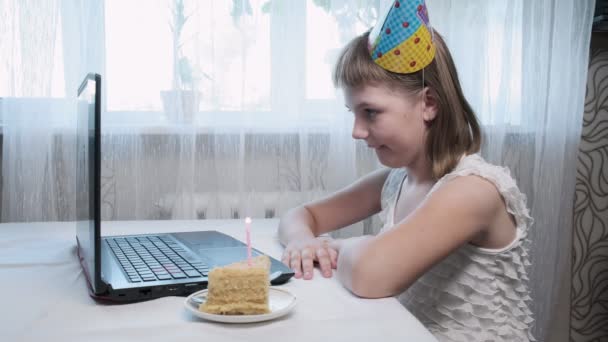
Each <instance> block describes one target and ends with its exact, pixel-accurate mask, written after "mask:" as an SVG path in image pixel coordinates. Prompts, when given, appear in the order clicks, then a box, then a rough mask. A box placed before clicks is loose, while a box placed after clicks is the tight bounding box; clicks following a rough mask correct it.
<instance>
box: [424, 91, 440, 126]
mask: <svg viewBox="0 0 608 342" xmlns="http://www.w3.org/2000/svg"><path fill="white" fill-rule="evenodd" d="M422 106H423V108H422V119H423V120H424V122H426V123H431V122H432V121H433V120H435V117H436V116H437V111H438V110H439V106H438V103H437V98H436V97H435V92H433V91H431V89H430V88H429V87H424V89H423V90H422Z"/></svg>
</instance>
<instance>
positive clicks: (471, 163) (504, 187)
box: [429, 154, 533, 233]
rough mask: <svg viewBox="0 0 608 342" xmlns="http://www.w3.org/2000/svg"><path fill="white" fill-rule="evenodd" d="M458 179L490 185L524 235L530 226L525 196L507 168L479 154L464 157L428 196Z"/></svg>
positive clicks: (438, 182)
mask: <svg viewBox="0 0 608 342" xmlns="http://www.w3.org/2000/svg"><path fill="white" fill-rule="evenodd" d="M460 177H476V178H482V179H484V180H486V181H488V182H489V183H491V184H492V185H493V186H494V187H495V188H496V189H497V190H498V192H499V194H500V196H501V197H502V199H503V200H504V201H505V204H506V206H507V211H508V212H509V213H510V214H511V215H513V217H514V218H515V220H516V222H517V229H518V230H519V231H520V233H525V231H526V230H527V228H528V227H529V226H530V225H531V224H532V222H533V220H532V217H531V216H530V212H529V209H528V207H527V203H526V202H527V200H526V195H525V194H524V193H523V192H522V191H521V190H520V189H519V187H518V186H517V182H516V181H515V179H514V178H513V176H511V171H510V170H509V168H508V167H504V166H499V165H494V164H492V163H489V162H487V161H486V160H485V159H483V158H482V157H481V156H480V155H479V154H471V155H467V156H464V157H463V158H462V159H461V160H460V162H459V163H458V164H457V165H456V167H455V168H454V169H453V170H452V171H451V172H449V173H448V174H446V175H445V176H443V177H442V178H441V179H439V180H438V181H437V183H435V185H434V186H433V188H431V190H430V191H429V195H430V194H431V193H432V192H433V191H435V190H437V189H438V188H440V187H441V186H443V185H444V184H446V183H447V182H450V181H451V180H454V179H456V178H460Z"/></svg>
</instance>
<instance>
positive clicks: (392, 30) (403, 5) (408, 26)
mask: <svg viewBox="0 0 608 342" xmlns="http://www.w3.org/2000/svg"><path fill="white" fill-rule="evenodd" d="M378 19H379V20H378V23H377V24H376V26H375V27H374V28H373V30H372V31H371V32H370V34H369V51H370V54H371V57H372V59H373V60H374V62H376V64H378V65H379V66H381V67H382V68H384V69H386V70H389V71H392V72H396V73H400V74H409V73H412V72H416V71H418V70H421V69H422V68H424V67H425V66H427V65H429V64H430V63H431V61H433V58H434V57H435V45H434V44H433V33H432V32H433V31H432V29H431V27H430V24H429V15H428V12H427V9H426V4H425V2H424V0H396V1H394V2H393V3H391V5H390V7H388V8H387V9H386V11H385V12H384V13H383V15H382V16H380V17H379V18H378Z"/></svg>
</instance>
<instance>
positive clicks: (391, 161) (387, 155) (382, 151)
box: [376, 147, 402, 168]
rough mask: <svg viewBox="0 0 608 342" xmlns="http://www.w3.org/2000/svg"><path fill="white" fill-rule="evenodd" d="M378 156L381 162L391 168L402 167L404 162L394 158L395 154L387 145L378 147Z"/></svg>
mask: <svg viewBox="0 0 608 342" xmlns="http://www.w3.org/2000/svg"><path fill="white" fill-rule="evenodd" d="M376 156H377V157H378V160H379V161H380V163H381V164H382V165H384V166H388V167H391V168H399V167H401V164H402V163H399V161H398V160H396V159H395V158H394V157H395V156H394V155H393V154H392V153H391V151H390V150H389V149H388V148H386V147H380V148H377V149H376Z"/></svg>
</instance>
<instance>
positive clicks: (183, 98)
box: [160, 0, 208, 122]
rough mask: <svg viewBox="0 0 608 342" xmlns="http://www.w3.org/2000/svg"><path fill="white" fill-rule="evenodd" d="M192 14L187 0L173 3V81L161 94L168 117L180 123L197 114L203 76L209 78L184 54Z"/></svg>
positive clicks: (175, 0) (171, 24) (189, 119)
mask: <svg viewBox="0 0 608 342" xmlns="http://www.w3.org/2000/svg"><path fill="white" fill-rule="evenodd" d="M190 16H191V14H190V15H186V14H185V10H184V0H173V2H172V4H171V20H170V27H171V32H172V35H173V81H172V88H171V89H170V90H165V91H161V94H160V95H161V100H162V102H163V109H164V111H165V114H166V115H167V116H168V118H170V119H172V120H173V121H177V122H190V121H192V119H193V118H194V114H195V113H197V112H198V107H199V102H200V92H199V91H198V83H199V81H200V79H201V76H205V77H208V76H207V75H205V74H204V73H202V72H200V71H199V70H198V69H197V68H196V67H195V66H193V65H192V63H191V62H190V59H189V58H188V57H187V56H186V55H185V54H184V51H183V47H184V43H185V41H184V39H183V37H182V33H183V29H184V25H186V23H187V22H188V19H189V18H190Z"/></svg>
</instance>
